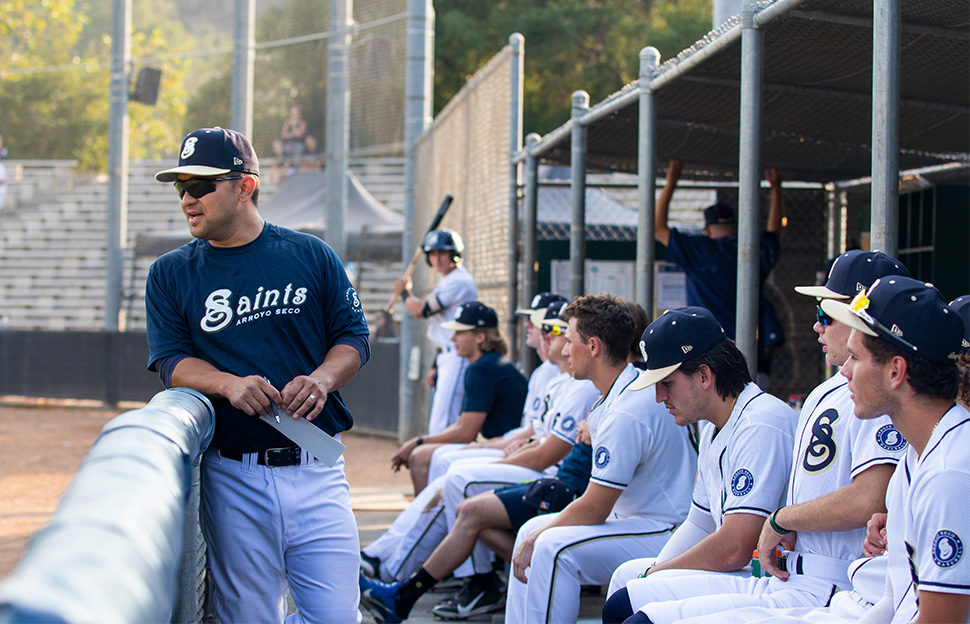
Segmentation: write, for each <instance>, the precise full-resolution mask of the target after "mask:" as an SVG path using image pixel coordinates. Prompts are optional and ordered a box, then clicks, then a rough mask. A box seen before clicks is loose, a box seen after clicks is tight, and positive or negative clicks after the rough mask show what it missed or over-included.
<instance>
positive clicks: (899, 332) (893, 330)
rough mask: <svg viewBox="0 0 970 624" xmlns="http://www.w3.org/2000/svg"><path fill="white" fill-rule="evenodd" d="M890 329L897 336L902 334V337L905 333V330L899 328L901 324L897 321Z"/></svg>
mask: <svg viewBox="0 0 970 624" xmlns="http://www.w3.org/2000/svg"><path fill="white" fill-rule="evenodd" d="M889 331H891V332H892V333H894V334H896V335H897V336H900V337H902V335H903V330H901V329H899V325H897V324H895V323H893V326H892V327H890V328H889Z"/></svg>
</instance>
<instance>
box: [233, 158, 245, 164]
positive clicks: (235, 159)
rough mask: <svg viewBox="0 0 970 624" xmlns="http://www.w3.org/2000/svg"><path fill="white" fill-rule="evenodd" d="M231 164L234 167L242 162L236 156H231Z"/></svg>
mask: <svg viewBox="0 0 970 624" xmlns="http://www.w3.org/2000/svg"><path fill="white" fill-rule="evenodd" d="M232 164H234V165H241V164H243V161H242V159H240V158H239V157H238V156H233V157H232Z"/></svg>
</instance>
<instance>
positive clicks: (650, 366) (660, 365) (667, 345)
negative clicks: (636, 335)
mask: <svg viewBox="0 0 970 624" xmlns="http://www.w3.org/2000/svg"><path fill="white" fill-rule="evenodd" d="M726 337H727V336H726V335H725V333H724V328H723V327H721V324H720V323H718V322H717V319H715V318H714V315H713V314H711V311H710V310H708V309H707V308H701V307H696V306H687V307H685V308H673V309H670V310H667V311H666V312H664V313H663V314H661V315H660V317H659V318H657V319H656V320H654V322H652V323H650V324H649V325H647V328H646V329H645V330H643V335H642V336H641V337H640V354H641V355H642V356H643V361H644V362H645V363H646V365H647V367H646V369H645V370H643V371H641V372H640V376H639V377H637V378H636V379H635V380H634V381H633V383H631V384H630V389H631V390H643V389H644V388H649V387H650V386H652V385H654V384H655V383H657V382H658V381H661V380H663V378H664V377H666V376H667V375H669V374H670V373H672V372H674V371H675V370H677V369H678V368H680V365H681V364H683V363H684V362H686V361H687V360H689V359H691V358H694V357H697V356H698V355H701V354H703V353H706V352H707V351H709V350H710V349H711V348H712V347H714V346H715V345H716V344H718V343H719V342H721V341H722V340H724V339H725V338H726Z"/></svg>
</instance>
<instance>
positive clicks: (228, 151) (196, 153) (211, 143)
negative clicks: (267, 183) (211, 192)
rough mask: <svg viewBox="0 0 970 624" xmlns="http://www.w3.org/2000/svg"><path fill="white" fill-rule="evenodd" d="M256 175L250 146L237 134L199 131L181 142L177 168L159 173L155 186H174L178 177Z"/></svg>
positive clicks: (256, 170) (243, 136)
mask: <svg viewBox="0 0 970 624" xmlns="http://www.w3.org/2000/svg"><path fill="white" fill-rule="evenodd" d="M233 171H236V172H239V173H250V174H252V175H255V176H258V175H259V160H258V159H257V158H256V152H255V150H253V146H252V144H250V142H249V139H247V138H246V136H245V135H244V134H242V133H241V132H236V131H235V130H226V129H224V128H218V127H216V128H200V129H198V130H195V131H193V132H190V133H189V135H188V136H187V137H185V139H183V140H182V151H181V152H179V164H178V167H174V168H172V169H166V170H165V171H159V172H158V173H156V174H155V179H156V180H158V181H159V182H175V181H176V180H177V179H178V177H179V174H184V175H190V176H200V177H215V176H221V175H225V174H227V173H230V172H233Z"/></svg>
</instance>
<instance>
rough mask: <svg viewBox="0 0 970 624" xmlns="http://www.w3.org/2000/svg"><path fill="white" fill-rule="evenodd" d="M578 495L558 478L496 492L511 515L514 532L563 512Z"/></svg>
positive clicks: (539, 480) (512, 486)
mask: <svg viewBox="0 0 970 624" xmlns="http://www.w3.org/2000/svg"><path fill="white" fill-rule="evenodd" d="M577 494H578V493H577V492H576V491H575V490H573V489H572V488H571V487H569V486H568V485H566V484H565V483H563V482H562V481H560V480H559V479H556V478H545V479H538V480H536V481H530V482H529V483H516V484H515V485H507V486H505V487H502V488H499V489H497V490H495V495H496V496H498V499H499V500H500V501H502V505H503V506H504V507H505V513H507V514H508V515H509V522H510V523H511V524H512V529H513V530H514V531H518V530H519V529H520V528H521V527H522V525H523V524H525V523H526V522H528V521H529V520H531V519H532V518H535V517H536V516H541V515H542V514H547V513H554V512H557V511H562V510H563V509H565V507H566V505H568V504H569V503H571V502H572V501H573V500H574V499H575V498H576V496H577Z"/></svg>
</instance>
